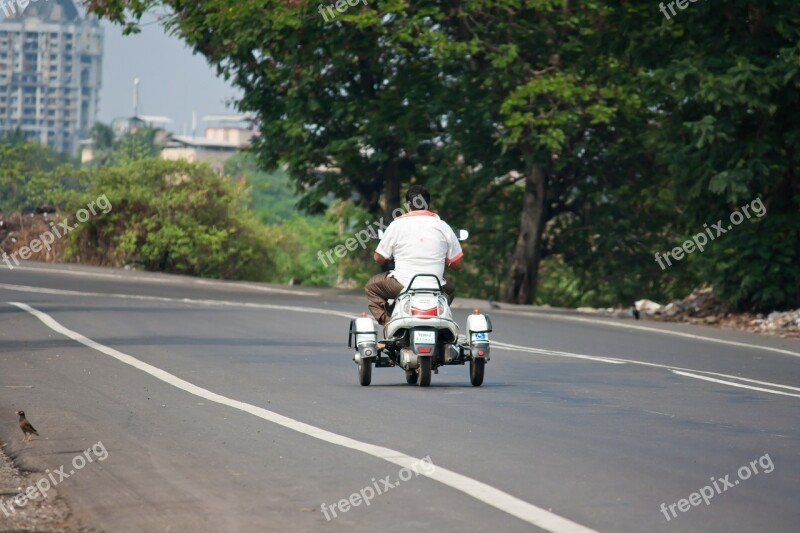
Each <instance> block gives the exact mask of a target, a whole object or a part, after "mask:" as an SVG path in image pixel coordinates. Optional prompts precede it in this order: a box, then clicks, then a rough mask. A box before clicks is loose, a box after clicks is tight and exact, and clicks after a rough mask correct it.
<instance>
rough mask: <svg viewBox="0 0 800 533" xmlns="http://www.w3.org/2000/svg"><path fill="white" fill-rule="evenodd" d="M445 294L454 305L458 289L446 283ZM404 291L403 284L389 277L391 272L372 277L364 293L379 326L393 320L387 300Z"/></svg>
mask: <svg viewBox="0 0 800 533" xmlns="http://www.w3.org/2000/svg"><path fill="white" fill-rule="evenodd" d="M442 289H443V290H444V293H445V294H446V295H447V302H448V303H453V299H454V298H455V294H456V288H455V287H453V286H452V285H450V283H449V282H448V283H445V284H444V286H443V287H442ZM402 291H403V284H402V283H400V282H399V281H397V280H396V279H394V278H390V277H389V272H381V273H380V274H377V275H375V276H372V277H371V278H370V280H369V281H368V282H367V286H366V287H364V292H366V293H367V305H368V306H369V310H370V312H371V313H372V316H374V317H375V320H377V321H378V324H380V325H381V326H385V325H386V323H387V322H388V321H389V318H391V315H392V310H391V309H390V308H389V306H388V305H387V304H388V302H387V300H394V299H395V298H397V296H398V295H399V294H400V293H401V292H402Z"/></svg>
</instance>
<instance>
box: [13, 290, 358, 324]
mask: <svg viewBox="0 0 800 533" xmlns="http://www.w3.org/2000/svg"><path fill="white" fill-rule="evenodd" d="M0 289H7V290H9V291H17V292H31V293H35V294H54V295H58V296H92V297H101V298H122V299H126V300H143V301H149V302H170V303H183V304H192V305H203V306H206V307H246V308H249V309H275V310H278V311H292V312H295V313H309V314H313V315H336V316H342V317H345V318H356V315H353V314H350V313H344V312H342V311H336V310H333V309H325V308H322V307H305V306H292V305H277V304H256V303H248V302H230V301H226V300H195V299H193V298H167V297H164V296H146V295H142V294H115V293H106V292H82V291H69V290H64V289H46V288H41V287H31V286H29V285H12V284H8V283H0Z"/></svg>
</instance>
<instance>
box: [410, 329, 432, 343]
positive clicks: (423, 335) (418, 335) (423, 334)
mask: <svg viewBox="0 0 800 533" xmlns="http://www.w3.org/2000/svg"><path fill="white" fill-rule="evenodd" d="M414 344H436V332H435V331H415V332H414Z"/></svg>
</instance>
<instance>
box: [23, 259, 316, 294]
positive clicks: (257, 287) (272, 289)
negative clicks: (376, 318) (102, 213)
mask: <svg viewBox="0 0 800 533" xmlns="http://www.w3.org/2000/svg"><path fill="white" fill-rule="evenodd" d="M17 269H19V270H27V271H32V272H44V273H46V274H52V273H58V274H66V275H68V276H83V277H88V278H108V279H116V280H121V281H143V282H147V283H183V284H196V285H214V286H217V287H224V288H227V289H230V288H232V287H233V288H235V287H244V288H247V289H253V290H257V291H263V292H274V293H279V294H291V295H294V296H319V295H320V293H319V292H311V291H299V290H293V289H279V288H277V287H266V286H261V285H254V284H252V283H243V282H225V281H220V280H213V279H201V278H189V277H177V276H176V277H173V278H166V277H158V276H137V275H136V274H135V273H131V274H112V273H110V272H84V271H82V270H68V269H63V268H36V267H32V266H29V265H27V264H24V265H20V266H16V267H14V270H17Z"/></svg>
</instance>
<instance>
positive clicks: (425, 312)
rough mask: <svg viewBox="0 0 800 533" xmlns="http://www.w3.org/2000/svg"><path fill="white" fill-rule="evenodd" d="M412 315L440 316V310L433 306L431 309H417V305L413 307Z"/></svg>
mask: <svg viewBox="0 0 800 533" xmlns="http://www.w3.org/2000/svg"><path fill="white" fill-rule="evenodd" d="M411 315H412V316H427V317H432V316H439V310H438V309H436V308H435V307H431V308H430V309H417V308H416V307H412V308H411Z"/></svg>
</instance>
